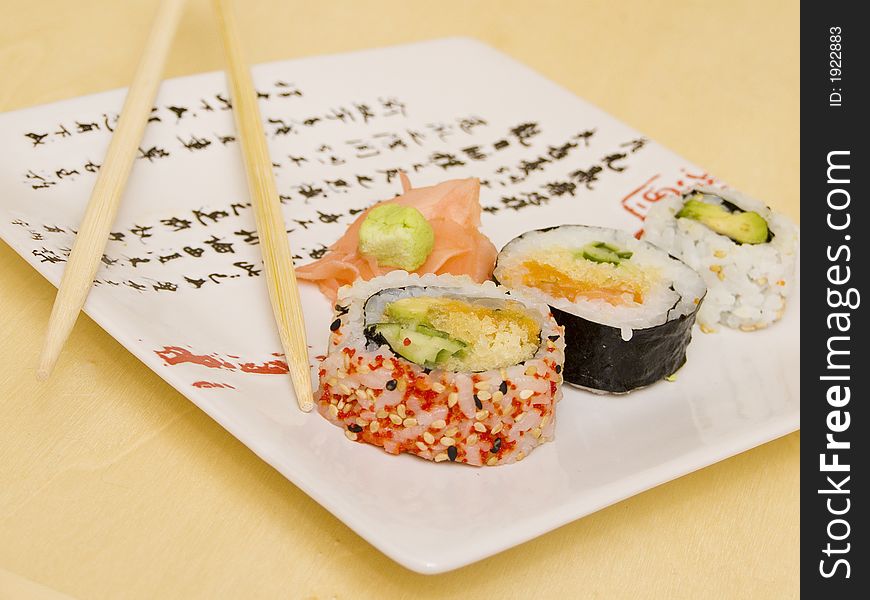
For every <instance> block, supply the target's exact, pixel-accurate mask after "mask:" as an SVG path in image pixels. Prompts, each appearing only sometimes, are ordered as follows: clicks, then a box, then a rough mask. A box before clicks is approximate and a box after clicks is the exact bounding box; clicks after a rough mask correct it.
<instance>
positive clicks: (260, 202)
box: [214, 0, 314, 412]
mask: <svg viewBox="0 0 870 600" xmlns="http://www.w3.org/2000/svg"><path fill="white" fill-rule="evenodd" d="M214 4H215V9H216V11H217V14H218V20H219V21H220V25H221V33H222V37H223V40H224V48H225V50H226V54H227V66H228V70H227V74H228V76H229V77H228V78H229V82H230V95H231V97H232V101H233V114H234V115H235V120H236V129H237V131H238V134H239V143H240V145H241V148H242V157H243V159H244V162H245V172H246V174H247V179H248V189H249V190H250V193H251V200H252V204H253V206H254V218H255V220H256V223H257V232H258V234H259V237H260V248H261V249H262V252H263V265H264V267H265V269H264V271H265V275H266V286H267V287H268V288H269V300H270V301H271V302H272V311H273V312H274V314H275V321H277V323H278V334H279V336H280V338H281V345H282V346H283V348H284V355H285V357H286V358H287V366H288V368H289V371H290V378H291V379H292V381H293V387H294V389H295V390H296V401H297V402H298V403H299V408H300V409H302V410H303V411H306V412H307V411H310V410H311V409H312V407H313V406H314V400H313V398H312V393H311V373H310V371H309V366H308V343H307V342H306V336H305V322H304V320H303V317H302V303H301V302H300V299H299V289H298V287H297V285H296V272H295V271H294V269H293V255H292V254H291V252H290V243H289V242H288V241H287V226H286V225H285V224H284V216H283V215H282V213H281V204H280V202H279V200H278V191H277V189H276V187H275V176H274V174H273V173H272V160H271V159H270V158H269V149H268V148H267V146H266V135H265V132H264V131H263V122H262V121H261V120H260V110H259V108H258V107H257V94H256V92H255V90H254V83H253V81H252V79H251V73H250V71H249V70H248V66H247V63H246V62H245V60H244V56H243V54H242V46H241V41H240V38H239V32H238V28H237V26H236V21H235V18H234V15H233V13H232V7H231V6H230V5H229V3H228V2H227V1H225V0H214Z"/></svg>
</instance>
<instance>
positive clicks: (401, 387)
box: [396, 379, 408, 392]
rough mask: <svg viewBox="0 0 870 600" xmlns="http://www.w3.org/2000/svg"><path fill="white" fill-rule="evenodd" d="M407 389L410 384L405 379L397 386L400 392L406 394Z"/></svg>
mask: <svg viewBox="0 0 870 600" xmlns="http://www.w3.org/2000/svg"><path fill="white" fill-rule="evenodd" d="M407 388H408V382H407V381H405V380H404V379H400V380H399V383H398V385H397V386H396V389H398V390H399V391H400V392H404V391H405V390H406V389H407Z"/></svg>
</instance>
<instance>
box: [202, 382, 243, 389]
mask: <svg viewBox="0 0 870 600" xmlns="http://www.w3.org/2000/svg"><path fill="white" fill-rule="evenodd" d="M193 387H195V388H229V389H231V390H234V389H236V388H235V387H233V386H231V385H230V384H228V383H217V382H215V381H194V382H193Z"/></svg>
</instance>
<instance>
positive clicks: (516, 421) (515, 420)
mask: <svg viewBox="0 0 870 600" xmlns="http://www.w3.org/2000/svg"><path fill="white" fill-rule="evenodd" d="M525 418H526V413H520V414H518V415H517V416H516V417H514V423H519V422H520V421H522V420H523V419H525Z"/></svg>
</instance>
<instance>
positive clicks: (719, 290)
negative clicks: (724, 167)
mask: <svg viewBox="0 0 870 600" xmlns="http://www.w3.org/2000/svg"><path fill="white" fill-rule="evenodd" d="M698 193H700V194H703V198H704V201H705V202H708V203H717V202H718V203H719V204H724V203H723V202H722V201H723V200H724V201H725V203H729V204H731V205H733V206H735V207H737V208H738V209H740V210H742V211H746V212H749V211H753V212H756V213H758V214H759V215H761V217H763V218H764V220H765V221H766V222H767V226H768V230H769V232H770V234H771V236H772V237H770V239H769V241H767V242H764V243H759V244H740V243H738V242H736V241H734V240H733V239H731V238H729V237H728V236H725V235H721V234H719V233H716V232H715V231H713V230H712V229H710V228H708V227H707V226H705V225H704V224H702V223H700V222H698V221H695V220H692V219H686V218H677V216H676V215H677V213H678V212H679V211H680V210H681V208H682V207H683V205H684V204H685V202H686V199H687V198H689V197H691V196H693V195H695V194H698ZM643 239H644V240H646V241H649V242H651V243H653V244H655V245H657V246H659V247H661V248H663V249H665V250H667V251H668V252H670V253H671V254H673V255H674V256H676V257H678V258H680V259H681V260H683V261H684V262H685V263H686V264H688V265H689V266H690V267H692V268H693V269H695V270H696V271H697V272H698V273H700V274H701V276H702V277H703V278H704V281H705V282H706V284H707V286H708V288H709V289H708V292H707V297H706V298H705V299H704V304H703V306H701V309H700V311H699V313H698V323H699V325H700V327H701V330H702V331H704V332H705V333H712V332H715V331H717V328H718V326H719V325H720V324H721V325H725V326H727V327H731V328H734V329H740V330H743V331H753V330H756V329H761V328H764V327H767V326H769V325H771V324H772V323H774V322H775V321H777V320H779V319H780V318H781V317H782V315H783V313H784V311H785V307H786V301H787V298H788V296H789V294H790V293H791V291H792V289H793V287H794V270H795V261H796V257H797V252H798V228H797V226H796V225H794V224H793V223H792V222H791V221H790V220H789V219H788V218H786V217H785V216H783V215H781V214H779V213H776V212H774V211H773V210H771V209H770V208H769V207H767V206H765V205H764V204H763V203H762V202H759V201H758V200H754V199H752V198H750V197H748V196H746V195H744V194H741V193H739V192H736V191H734V190H730V189H727V190H726V189H722V188H715V187H700V188H697V189H696V190H693V191H692V192H690V193H689V194H686V195H685V196H683V197H680V196H676V195H674V196H671V197H668V198H665V199H663V200H661V201H659V202H658V203H656V204H655V205H653V207H652V208H651V209H650V211H649V213H648V214H647V216H646V220H645V222H644V234H643Z"/></svg>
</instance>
